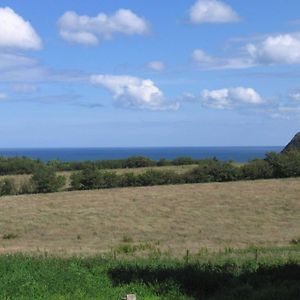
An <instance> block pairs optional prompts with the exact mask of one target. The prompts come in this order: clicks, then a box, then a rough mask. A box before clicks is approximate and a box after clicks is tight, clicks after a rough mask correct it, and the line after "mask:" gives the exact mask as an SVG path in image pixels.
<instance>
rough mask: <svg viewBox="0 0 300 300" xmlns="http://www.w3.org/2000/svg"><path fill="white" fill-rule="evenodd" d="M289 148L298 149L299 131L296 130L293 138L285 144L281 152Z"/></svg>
mask: <svg viewBox="0 0 300 300" xmlns="http://www.w3.org/2000/svg"><path fill="white" fill-rule="evenodd" d="M291 150H299V151H300V132H298V133H297V134H296V135H295V136H294V138H293V139H292V140H291V141H290V142H289V143H288V144H287V146H286V147H285V148H284V149H283V150H282V152H283V153H284V152H287V151H291Z"/></svg>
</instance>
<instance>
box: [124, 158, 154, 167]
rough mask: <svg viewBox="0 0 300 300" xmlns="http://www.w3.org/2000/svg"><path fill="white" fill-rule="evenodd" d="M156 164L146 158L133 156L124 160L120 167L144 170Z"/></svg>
mask: <svg viewBox="0 0 300 300" xmlns="http://www.w3.org/2000/svg"><path fill="white" fill-rule="evenodd" d="M155 165H156V163H155V162H154V161H153V160H151V159H149V158H148V157H143V156H133V157H129V158H128V159H126V160H124V162H123V164H122V167H123V168H144V167H152V166H155Z"/></svg>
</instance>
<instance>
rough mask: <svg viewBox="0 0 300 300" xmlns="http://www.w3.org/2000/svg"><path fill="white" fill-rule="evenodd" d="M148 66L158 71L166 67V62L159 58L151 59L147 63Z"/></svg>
mask: <svg viewBox="0 0 300 300" xmlns="http://www.w3.org/2000/svg"><path fill="white" fill-rule="evenodd" d="M147 67H148V68H149V69H150V70H153V71H157V72H161V71H163V70H164V69H165V68H166V66H165V64H164V63H163V62H162V61H158V60H157V61H150V62H149V63H148V65H147Z"/></svg>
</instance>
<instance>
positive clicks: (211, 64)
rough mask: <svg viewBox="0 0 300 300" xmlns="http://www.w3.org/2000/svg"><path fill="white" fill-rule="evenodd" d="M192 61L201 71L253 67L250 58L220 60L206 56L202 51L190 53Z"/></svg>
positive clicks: (197, 50)
mask: <svg viewBox="0 0 300 300" xmlns="http://www.w3.org/2000/svg"><path fill="white" fill-rule="evenodd" d="M192 59H193V60H194V61H195V62H196V63H197V66H198V67H199V68H201V69H209V70H219V69H245V68H250V67H252V66H253V59H252V58H250V57H245V56H243V57H236V58H222V57H216V56H211V55H208V54H206V53H205V52H204V51H203V50H202V49H196V50H194V51H193V53H192Z"/></svg>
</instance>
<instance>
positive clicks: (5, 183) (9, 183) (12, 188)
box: [0, 178, 17, 196]
mask: <svg viewBox="0 0 300 300" xmlns="http://www.w3.org/2000/svg"><path fill="white" fill-rule="evenodd" d="M16 194H17V188H16V184H15V181H14V180H13V179H10V178H5V179H3V180H2V181H0V196H5V195H16Z"/></svg>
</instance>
